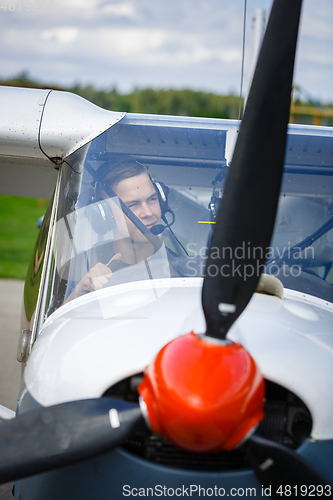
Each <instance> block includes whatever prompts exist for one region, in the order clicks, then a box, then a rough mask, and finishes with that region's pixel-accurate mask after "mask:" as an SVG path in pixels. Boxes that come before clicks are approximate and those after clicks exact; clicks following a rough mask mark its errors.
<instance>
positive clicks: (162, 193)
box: [153, 181, 171, 220]
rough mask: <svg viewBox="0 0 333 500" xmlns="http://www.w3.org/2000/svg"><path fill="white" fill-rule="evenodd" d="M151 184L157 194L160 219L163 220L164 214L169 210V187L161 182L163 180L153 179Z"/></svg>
mask: <svg viewBox="0 0 333 500" xmlns="http://www.w3.org/2000/svg"><path fill="white" fill-rule="evenodd" d="M153 184H154V188H155V191H156V193H157V196H158V201H159V202H160V206H161V215H162V219H163V220H164V217H165V214H166V213H168V212H171V209H170V207H169V201H168V196H169V191H170V189H169V188H168V186H166V185H165V184H163V182H159V181H153Z"/></svg>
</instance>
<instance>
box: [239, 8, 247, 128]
mask: <svg viewBox="0 0 333 500" xmlns="http://www.w3.org/2000/svg"><path fill="white" fill-rule="evenodd" d="M246 4H247V0H244V20H243V47H242V69H241V81H240V91H239V108H238V120H240V119H241V115H242V93H243V76H244V55H245V27H246Z"/></svg>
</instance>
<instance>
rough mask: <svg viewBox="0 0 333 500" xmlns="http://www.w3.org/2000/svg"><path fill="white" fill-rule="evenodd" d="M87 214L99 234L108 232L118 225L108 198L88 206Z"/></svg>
mask: <svg viewBox="0 0 333 500" xmlns="http://www.w3.org/2000/svg"><path fill="white" fill-rule="evenodd" d="M86 216H87V218H88V220H89V222H90V225H91V227H92V229H93V230H94V231H95V232H96V233H97V234H101V235H103V234H106V233H107V232H108V231H111V230H112V229H114V228H115V227H116V221H115V218H114V215H113V212H112V209H111V206H110V204H109V203H108V202H107V200H100V201H96V202H94V203H92V204H91V205H88V206H87V207H86Z"/></svg>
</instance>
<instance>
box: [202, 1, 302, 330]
mask: <svg viewBox="0 0 333 500" xmlns="http://www.w3.org/2000/svg"><path fill="white" fill-rule="evenodd" d="M301 3H302V2H301V0H293V1H292V2H290V0H278V1H275V2H274V4H273V7H272V12H271V16H270V19H269V22H268V25H267V29H266V34H265V38H264V41H263V44H262V48H261V52H260V55H259V58H258V63H257V67H256V71H255V75H254V78H253V82H252V87H251V90H250V93H249V98H248V101H247V105H246V109H245V113H244V118H243V120H242V123H241V127H240V131H239V136H238V140H237V144H236V147H235V151H234V155H233V158H232V162H231V167H230V170H229V172H228V176H227V179H226V184H225V189H224V194H223V197H222V200H221V203H220V206H219V210H218V214H217V220H216V226H215V230H214V233H213V235H212V238H211V244H210V251H209V255H208V259H207V263H206V271H205V280H204V285H203V291H202V304H203V309H204V313H205V317H206V323H207V334H208V335H210V336H212V337H217V338H222V339H223V338H225V336H226V334H227V332H228V330H229V328H230V326H231V325H232V324H233V323H234V321H235V320H236V319H237V318H238V316H239V315H240V314H241V312H242V311H243V310H244V309H245V307H246V305H247V304H248V302H249V300H250V298H251V297H252V294H253V292H254V291H255V289H256V285H257V283H258V281H259V277H260V275H261V274H262V272H263V269H264V265H265V262H266V255H267V252H268V247H269V245H270V241H271V236H272V232H273V228H274V222H275V216H276V209H277V203H278V197H279V192H280V184H281V178H282V172H283V163H284V155H285V145H286V133H287V126H288V120H289V107H290V98H291V88H292V77H293V67H294V57H295V50H296V41H297V32H298V24H299V16H300V9H301ZM216 248H218V249H225V250H224V252H221V251H220V252H216ZM217 255H218V256H219V258H216V256H217ZM239 255H241V259H240V258H238V256H239ZM216 269H219V271H220V272H219V273H218V274H217V275H216Z"/></svg>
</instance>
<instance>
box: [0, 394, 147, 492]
mask: <svg viewBox="0 0 333 500" xmlns="http://www.w3.org/2000/svg"><path fill="white" fill-rule="evenodd" d="M142 420H143V417H142V412H141V410H140V407H139V406H138V405H136V404H133V403H128V402H125V401H121V400H119V399H112V398H99V399H88V400H83V401H74V402H70V403H64V404H60V405H57V406H51V407H50V408H42V409H38V410H34V411H32V412H29V413H26V414H24V415H22V416H18V417H17V418H15V419H13V420H11V421H9V422H3V423H1V425H0V484H2V483H6V482H9V481H12V480H14V479H20V478H24V477H28V476H32V475H34V474H39V473H41V472H46V471H50V470H53V469H57V468H59V467H63V466H65V465H68V464H72V463H76V462H80V461H81V460H84V459H87V458H91V457H94V456H96V455H99V454H101V453H104V452H106V451H108V450H110V449H113V448H115V447H116V446H119V445H121V444H122V443H123V442H124V440H125V439H126V438H127V437H128V435H130V434H131V433H132V432H133V431H134V429H135V427H136V426H137V425H138V424H139V423H141V422H142Z"/></svg>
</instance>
